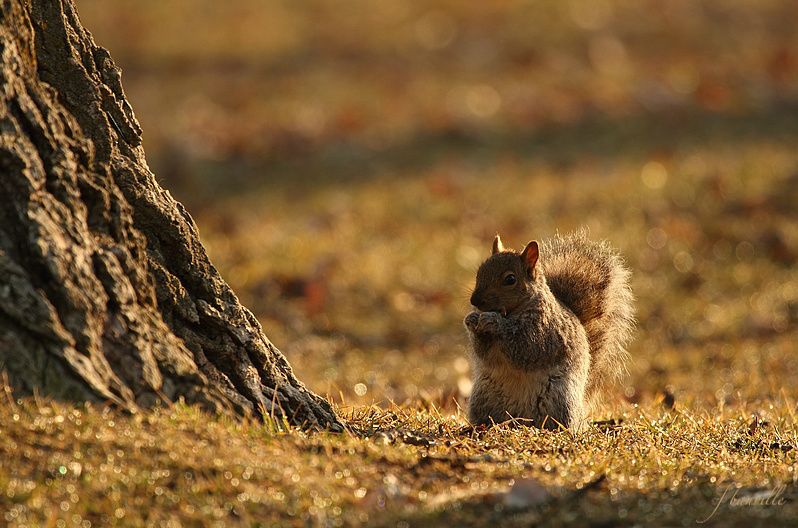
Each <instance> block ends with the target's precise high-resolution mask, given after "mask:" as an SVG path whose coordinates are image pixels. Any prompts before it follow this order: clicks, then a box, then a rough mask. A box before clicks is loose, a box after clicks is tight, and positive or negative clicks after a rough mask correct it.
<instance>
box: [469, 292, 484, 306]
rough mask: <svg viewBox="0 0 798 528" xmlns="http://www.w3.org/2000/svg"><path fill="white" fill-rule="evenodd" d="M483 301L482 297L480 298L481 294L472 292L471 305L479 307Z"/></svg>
mask: <svg viewBox="0 0 798 528" xmlns="http://www.w3.org/2000/svg"><path fill="white" fill-rule="evenodd" d="M481 303H482V299H481V298H480V296H479V295H477V292H474V293H472V294H471V306H477V307H479V305H480V304H481Z"/></svg>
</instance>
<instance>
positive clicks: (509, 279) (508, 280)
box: [502, 273, 515, 286]
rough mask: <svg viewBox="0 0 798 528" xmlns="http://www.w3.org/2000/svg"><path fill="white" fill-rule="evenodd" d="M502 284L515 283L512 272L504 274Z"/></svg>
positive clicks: (510, 284)
mask: <svg viewBox="0 0 798 528" xmlns="http://www.w3.org/2000/svg"><path fill="white" fill-rule="evenodd" d="M502 284H504V285H505V286H512V285H513V284H515V275H513V274H512V273H509V274H507V275H505V277H504V280H503V281H502Z"/></svg>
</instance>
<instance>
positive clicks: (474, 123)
mask: <svg viewBox="0 0 798 528" xmlns="http://www.w3.org/2000/svg"><path fill="white" fill-rule="evenodd" d="M76 4H77V6H78V11H79V13H80V15H81V18H82V21H83V23H84V25H85V26H86V27H87V28H88V29H89V30H90V31H91V32H92V33H93V35H94V37H95V39H96V41H97V42H98V43H99V44H100V45H102V46H104V47H106V48H108V49H109V50H110V51H111V54H112V56H113V57H114V59H115V60H116V62H117V64H118V65H119V66H120V67H121V69H122V70H123V83H124V86H125V89H126V92H127V95H128V97H129V99H130V102H131V104H132V105H133V108H134V110H135V112H136V114H137V116H138V118H139V120H140V121H141V124H142V126H143V128H144V146H145V149H146V152H147V157H148V160H149V163H150V165H151V167H152V169H153V171H154V172H155V174H156V175H157V177H158V178H159V180H160V181H161V182H162V185H163V186H164V187H166V188H167V189H169V190H170V191H171V192H172V193H173V194H174V196H175V197H176V198H177V199H178V200H180V201H182V202H183V203H185V204H186V205H187V207H188V209H189V211H191V213H192V215H193V216H194V218H195V220H196V221H197V223H198V225H199V229H200V232H201V235H202V238H203V241H204V243H205V244H206V246H207V248H208V250H209V252H210V254H211V258H212V259H213V261H214V263H215V264H216V265H217V267H218V268H219V270H220V271H221V273H222V275H223V276H224V277H225V278H226V279H227V280H228V282H229V283H230V284H231V286H232V287H233V288H234V290H235V291H236V292H237V293H238V295H239V296H240V298H241V300H242V301H243V303H244V304H245V305H246V306H248V307H249V308H250V309H252V310H253V312H254V313H255V314H256V315H257V317H258V318H259V320H260V321H261V323H262V324H263V326H264V329H265V331H266V333H267V335H268V336H270V338H271V339H272V340H273V341H274V342H275V344H276V345H277V346H278V347H280V348H281V349H282V350H283V351H284V352H286V354H287V355H288V358H289V360H290V361H291V363H292V365H293V366H294V369H295V371H296V372H297V374H298V376H299V377H300V378H301V379H303V380H304V381H305V382H306V383H307V384H308V385H310V386H311V387H312V388H313V389H315V390H316V391H319V392H321V393H323V394H328V395H330V397H332V398H333V399H334V400H335V401H337V402H339V403H340V402H342V401H343V402H345V403H346V404H365V403H372V402H377V403H381V404H385V403H388V402H390V401H395V402H397V403H406V402H407V403H410V402H412V403H420V404H422V405H423V404H429V403H433V404H435V405H436V406H441V407H443V408H454V405H455V403H454V402H455V401H458V402H459V403H460V404H461V405H462V403H463V401H464V399H463V398H464V397H465V396H466V395H467V394H468V391H469V388H470V382H469V367H468V362H467V360H466V356H465V349H464V345H465V332H464V330H463V329H462V325H461V320H462V318H463V316H464V315H465V314H466V313H467V311H468V301H467V299H468V296H469V288H470V287H471V286H472V285H473V281H474V272H475V270H476V268H477V266H478V265H479V263H480V262H481V261H482V259H484V258H485V257H487V256H488V254H489V250H490V244H491V240H492V237H493V235H494V234H495V233H496V232H499V233H501V234H502V236H503V238H504V240H505V241H506V243H507V244H508V245H510V246H513V247H520V246H523V244H525V243H526V242H527V241H529V240H530V239H532V238H544V237H546V236H549V235H551V234H553V233H554V232H556V231H557V230H560V231H569V230H572V229H575V228H577V227H580V226H582V225H586V226H588V227H589V228H590V230H591V234H592V236H593V237H596V238H607V239H609V240H610V241H611V242H612V243H613V244H614V245H615V246H617V247H619V248H620V249H621V251H622V253H623V254H624V255H625V257H626V258H627V261H628V263H629V265H630V267H631V268H632V269H633V272H634V284H633V286H634V289H635V292H636V294H637V297H638V310H639V311H638V315H639V329H638V333H637V336H636V339H635V342H634V344H633V345H632V349H631V352H632V354H633V356H634V358H635V360H634V363H633V364H632V366H631V376H630V377H629V379H628V380H627V382H626V384H625V385H623V386H620V387H617V388H616V389H615V393H616V397H615V398H612V399H611V402H614V403H612V405H626V404H628V403H638V402H646V401H662V400H663V399H664V400H665V401H666V402H667V400H668V396H666V395H670V397H672V398H675V401H676V402H677V404H682V403H684V404H688V405H693V406H696V407H699V408H700V407H704V408H707V409H711V408H714V407H715V406H723V405H726V404H729V403H730V402H733V401H735V400H746V401H755V400H757V399H763V400H767V399H769V398H773V397H779V395H783V396H785V397H796V396H798V388H796V387H795V383H794V380H795V379H798V377H796V376H798V354H796V352H797V351H796V347H795V343H796V337H798V332H796V328H798V325H797V324H796V323H797V322H798V281H797V280H796V279H798V277H797V276H796V271H795V269H796V258H797V257H798V222H796V220H797V219H798V218H797V217H798V205H797V204H798V148H797V147H798V143H797V142H796V140H798V26H797V25H796V21H798V3H796V2H794V1H792V0H717V1H704V2H696V1H687V0H684V1H680V0H669V1H668V2H663V1H660V0H628V1H608V0H570V1H543V0H541V1H535V2H533V1H511V0H503V1H494V2H455V1H445V0H440V1H437V0H436V1H424V2H412V3H411V2H404V1H399V0H396V1H394V0H380V1H378V2H368V1H346V2H340V1H316V0H313V1H302V2H289V1H270V2H265V1H261V0H234V1H230V2H218V1H210V0H171V1H169V2H163V1H159V0H115V1H114V2H107V1H102V0H77V1H76ZM543 258H545V256H543ZM624 402H627V403H624ZM607 412H610V411H607Z"/></svg>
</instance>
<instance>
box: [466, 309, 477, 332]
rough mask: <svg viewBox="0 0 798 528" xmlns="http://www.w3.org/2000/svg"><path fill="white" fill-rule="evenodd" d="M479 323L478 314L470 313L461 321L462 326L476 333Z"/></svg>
mask: <svg viewBox="0 0 798 528" xmlns="http://www.w3.org/2000/svg"><path fill="white" fill-rule="evenodd" d="M478 323H479V312H471V313H470V314H468V315H466V316H465V319H463V324H464V325H465V327H466V328H468V329H469V330H471V331H472V332H474V331H476V329H477V324H478Z"/></svg>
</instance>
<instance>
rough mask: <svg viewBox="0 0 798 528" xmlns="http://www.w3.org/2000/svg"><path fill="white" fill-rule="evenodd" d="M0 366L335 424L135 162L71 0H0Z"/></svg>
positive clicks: (126, 398) (116, 393)
mask: <svg viewBox="0 0 798 528" xmlns="http://www.w3.org/2000/svg"><path fill="white" fill-rule="evenodd" d="M0 54H2V71H0V90H1V91H2V93H0V370H4V371H5V372H6V373H7V375H8V378H9V380H10V383H11V385H12V387H14V389H15V390H16V391H20V392H22V393H30V392H31V391H33V390H39V391H40V392H42V393H45V394H49V395H53V396H55V397H59V398H68V399H73V400H95V401H96V400H99V401H112V402H115V403H117V404H119V405H121V406H124V407H128V408H136V407H138V406H150V405H152V404H155V403H156V402H169V401H175V400H176V399H178V398H180V397H183V398H185V400H186V401H187V402H189V403H199V404H201V405H203V406H204V407H206V408H209V409H212V410H216V411H223V410H237V411H238V412H243V413H247V412H254V413H257V412H263V413H265V414H274V415H276V416H278V417H281V418H285V419H287V420H288V421H289V422H291V423H294V424H297V425H304V426H309V427H324V428H331V429H336V430H338V429H340V428H341V424H340V422H339V420H338V418H337V417H336V416H335V414H334V412H333V411H332V408H331V407H330V405H329V403H327V402H326V401H325V400H324V399H322V398H320V397H319V396H317V395H316V394H314V393H312V392H311V391H309V390H308V389H307V388H305V386H304V385H303V384H302V383H301V382H300V381H298V380H297V379H296V378H295V377H294V375H293V373H292V371H291V367H290V366H289V364H288V362H287V361H286V359H285V357H284V356H283V355H282V353H280V351H279V350H277V348H275V347H274V345H272V344H271V343H270V342H269V340H268V339H267V338H266V336H265V335H264V334H263V331H262V330H261V327H260V325H259V324H258V321H257V320H256V319H255V317H254V316H253V315H252V313H251V312H249V310H247V309H246V308H244V307H243V306H241V304H240V303H239V302H238V299H237V298H236V296H235V294H234V293H233V291H232V290H231V289H230V287H229V286H228V285H227V284H226V283H225V282H224V280H222V278H221V277H220V275H219V273H218V272H217V271H216V269H215V268H214V267H213V265H212V264H211V262H210V260H209V259H208V256H207V254H206V252H205V249H204V248H203V247H202V244H201V243H200V240H199V236H198V234H197V227H196V225H195V224H194V221H193V220H192V219H191V216H189V214H188V212H187V211H186V210H185V208H184V207H183V206H182V205H181V204H180V203H178V202H176V201H175V200H174V199H173V198H172V196H171V195H170V194H169V193H168V192H167V191H165V190H164V189H162V188H161V187H160V186H159V185H158V183H157V182H156V180H155V176H154V175H153V174H152V172H151V171H150V170H149V168H148V167H147V163H146V161H145V158H144V150H143V149H142V146H141V128H140V127H139V124H138V122H137V121H136V118H135V116H134V115H133V111H132V109H131V107H130V105H129V104H128V102H127V100H126V99H125V95H124V92H123V91H122V84H121V81H120V70H119V69H118V68H117V67H116V66H115V65H114V63H113V61H112V60H111V57H110V55H109V54H108V51H106V50H105V49H103V48H101V47H99V46H97V45H96V44H95V43H94V40H93V39H92V37H91V35H90V34H89V32H88V31H87V30H86V29H84V28H83V26H82V25H81V23H80V21H79V19H78V16H77V12H76V10H75V7H74V5H73V4H72V0H27V1H26V0H0Z"/></svg>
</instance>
